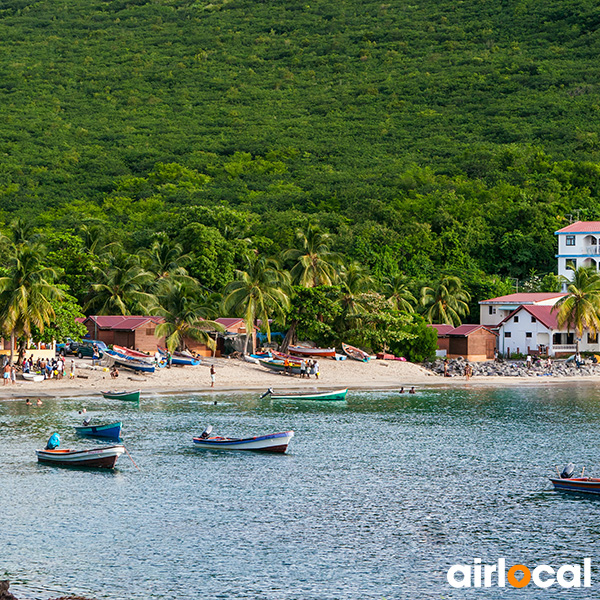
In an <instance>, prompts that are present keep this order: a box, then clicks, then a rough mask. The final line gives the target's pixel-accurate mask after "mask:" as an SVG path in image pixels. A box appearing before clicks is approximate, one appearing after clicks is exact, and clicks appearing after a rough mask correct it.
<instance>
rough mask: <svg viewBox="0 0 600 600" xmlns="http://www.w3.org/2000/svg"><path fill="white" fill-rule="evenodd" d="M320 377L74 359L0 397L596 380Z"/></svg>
mask: <svg viewBox="0 0 600 600" xmlns="http://www.w3.org/2000/svg"><path fill="white" fill-rule="evenodd" d="M211 364H214V365H215V370H216V383H215V387H214V388H212V389H211V387H210V372H209V367H210V365H211ZM320 365H321V376H320V378H319V380H318V381H317V380H316V379H315V378H314V377H311V378H310V379H300V377H299V376H297V375H296V376H294V377H291V376H288V375H283V374H279V373H274V372H271V371H268V370H267V369H265V368H264V367H261V366H260V365H255V364H252V363H247V362H245V361H243V360H239V359H224V358H216V359H206V360H205V361H204V362H203V363H202V364H201V365H199V366H196V367H176V366H173V367H171V368H170V369H166V368H164V369H158V370H157V371H156V372H155V373H153V374H137V373H134V372H130V371H127V370H125V369H122V370H121V372H120V375H119V377H118V378H117V379H112V378H111V377H110V374H109V372H108V371H107V370H105V369H104V368H103V367H98V366H97V367H92V365H91V362H90V361H89V360H86V359H83V360H76V366H77V376H76V378H75V379H73V380H69V379H68V378H65V379H62V380H60V381H59V380H55V379H50V380H46V381H43V382H40V383H33V382H29V381H24V380H23V379H21V378H20V377H19V378H18V379H17V383H16V384H11V385H5V386H2V387H1V388H0V399H10V398H37V397H40V398H44V397H74V396H90V395H94V394H96V393H99V392H100V391H102V390H104V391H106V390H119V391H120V390H135V389H141V390H143V391H147V392H149V393H164V394H176V393H190V392H196V393H206V392H226V391H245V390H251V391H254V390H256V391H258V390H261V391H264V390H266V389H267V388H269V387H273V388H274V389H275V390H302V389H307V390H314V389H338V388H345V387H347V388H350V389H372V390H377V389H382V390H386V389H395V388H400V387H404V388H407V387H410V386H413V385H414V386H417V387H418V386H423V385H445V386H473V385H482V384H483V385H496V386H507V385H524V384H526V385H532V384H537V385H540V384H553V383H565V382H572V383H574V382H600V377H599V376H577V377H552V378H549V377H536V376H533V377H481V376H479V377H473V378H472V379H471V380H470V381H466V380H465V378H464V377H449V378H445V377H442V376H440V375H437V374H435V373H432V372H430V371H428V370H426V369H424V368H422V367H421V366H419V365H416V364H413V363H409V362H400V361H382V360H374V361H370V362H368V363H361V362H357V361H340V362H336V361H333V360H322V361H320Z"/></svg>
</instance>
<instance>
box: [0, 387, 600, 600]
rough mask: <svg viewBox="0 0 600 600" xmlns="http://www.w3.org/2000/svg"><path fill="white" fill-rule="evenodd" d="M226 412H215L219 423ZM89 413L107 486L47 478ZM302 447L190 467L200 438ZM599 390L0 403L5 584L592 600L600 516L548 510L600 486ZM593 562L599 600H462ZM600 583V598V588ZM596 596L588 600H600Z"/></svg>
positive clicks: (282, 597) (576, 503)
mask: <svg viewBox="0 0 600 600" xmlns="http://www.w3.org/2000/svg"><path fill="white" fill-rule="evenodd" d="M215 399H216V400H217V402H218V403H217V405H216V406H215V405H214V404H213V402H214V400H215ZM84 405H85V406H87V408H88V414H91V415H92V416H94V417H96V419H97V420H106V421H112V420H122V421H123V422H124V435H123V439H124V443H125V445H126V446H127V448H128V449H129V451H130V452H131V454H132V456H133V458H134V460H135V461H136V463H137V464H138V466H139V467H140V469H141V470H140V471H138V470H136V468H135V467H134V465H133V464H132V462H131V461H130V460H129V459H128V457H127V456H126V455H124V456H122V457H121V458H120V459H119V462H118V463H117V469H116V470H115V471H114V472H102V471H96V472H93V471H82V470H68V469H60V468H56V467H48V466H41V465H38V464H37V462H36V459H35V453H34V451H35V449H36V448H39V447H42V446H43V444H44V442H45V441H46V439H47V438H48V437H49V435H50V434H51V433H52V432H53V431H59V432H60V433H61V434H62V438H63V446H70V447H86V446H93V445H96V444H97V443H102V442H95V441H89V440H77V439H76V438H75V436H74V435H72V434H71V427H72V426H73V425H75V424H79V422H80V417H79V415H78V414H77V411H78V410H79V409H80V408H81V407H82V406H84ZM208 424H212V425H213V427H214V430H215V433H220V434H225V435H239V436H246V435H254V434H257V433H268V432H274V431H281V430H286V429H294V430H295V432H296V437H295V438H294V439H293V440H292V442H291V444H290V447H289V451H288V454H287V455H264V454H254V453H224V452H222V453H218V452H207V451H201V450H197V449H196V448H194V447H193V445H192V442H191V438H192V435H193V434H198V433H199V432H200V431H201V430H202V428H203V427H204V426H206V425H208ZM599 432H600V394H599V393H598V390H597V389H596V388H595V387H592V386H584V385H581V386H577V385H573V384H571V385H569V386H568V387H567V386H562V387H559V386H548V387H527V388H522V389H517V388H509V389H503V390H496V389H486V388H476V387H475V388H471V389H468V390H459V389H436V388H431V389H423V390H420V391H419V393H418V394H416V395H415V396H408V395H402V396H400V395H399V394H397V393H362V392H361V393H358V392H355V393H350V394H349V396H348V401H347V402H346V403H343V402H342V403H337V402H336V403H325V402H322V403H318V402H304V403H302V404H300V403H298V404H295V403H293V402H281V403H272V402H270V401H269V400H258V394H241V395H211V396H162V397H159V396H154V397H150V398H145V399H144V400H143V401H142V403H141V405H140V406H139V407H138V406H136V405H133V404H130V403H124V402H123V403H121V402H119V401H108V400H103V399H98V398H94V399H91V398H90V399H73V400H54V401H52V400H46V401H45V402H44V405H43V406H42V407H39V408H38V407H27V406H26V405H25V404H24V402H23V401H6V402H2V403H0V433H1V438H0V439H1V440H2V446H3V448H2V461H1V465H0V506H1V508H2V521H1V522H2V536H1V538H2V542H3V543H2V545H1V546H0V579H2V578H8V579H10V580H11V581H12V582H13V584H12V587H11V589H13V591H14V593H15V594H16V595H17V596H18V597H19V598H20V599H21V598H26V599H27V598H28V599H33V598H44V599H46V598H48V597H50V596H58V595H61V594H65V593H67V592H68V593H80V594H85V595H88V596H92V597H96V598H110V599H112V600H118V599H134V600H138V599H140V600H142V599H144V600H148V599H158V598H179V599H191V598H198V597H200V596H203V597H206V598H211V599H213V598H224V599H228V598H244V599H246V598H247V599H265V600H329V599H331V600H341V599H352V600H354V599H371V598H373V599H381V598H387V599H388V600H390V599H415V600H418V599H429V598H431V599H441V598H486V599H488V598H499V597H500V595H502V597H504V596H505V595H506V594H509V595H511V597H512V596H514V597H515V598H516V597H518V598H540V597H542V594H543V597H544V598H559V597H560V598H564V597H567V596H568V597H569V598H578V599H579V598H588V597H589V598H592V597H597V590H598V588H599V583H600V500H596V499H594V498H593V497H592V498H590V497H583V496H578V495H568V494H565V493H557V492H554V491H552V490H551V486H550V484H549V482H548V480H547V477H548V475H550V474H552V472H553V470H554V465H563V464H565V463H566V462H569V461H573V462H575V463H576V464H577V465H578V468H579V469H580V468H581V466H583V465H585V466H586V472H587V473H592V474H596V475H599V476H600V448H599V445H600V444H599V441H598V440H599ZM475 557H479V558H481V559H482V561H483V562H484V563H486V562H487V563H490V564H491V563H495V562H496V561H497V560H498V558H501V557H504V558H506V560H507V563H508V564H509V565H511V564H516V563H523V564H526V565H531V566H535V565H536V564H541V563H547V564H550V565H553V566H560V565H561V564H563V563H573V562H581V561H582V560H583V558H584V557H591V559H592V564H593V568H594V572H593V575H592V579H593V581H594V586H593V589H592V590H584V589H579V590H576V589H573V590H562V589H561V588H558V587H556V586H554V587H552V588H550V589H548V590H545V591H542V590H539V589H538V588H535V587H533V585H530V586H528V587H527V588H524V589H522V590H519V591H516V590H513V589H507V590H504V591H499V590H498V589H497V588H491V589H477V590H470V591H468V593H467V591H465V590H454V589H453V588H451V587H450V586H449V585H448V583H447V581H446V573H447V571H448V568H449V567H450V566H451V565H453V564H455V563H472V559H473V558H475ZM596 582H599V583H596ZM592 592H595V593H594V594H592Z"/></svg>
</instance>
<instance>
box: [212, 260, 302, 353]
mask: <svg viewBox="0 0 600 600" xmlns="http://www.w3.org/2000/svg"><path fill="white" fill-rule="evenodd" d="M247 260H248V265H247V268H246V270H245V271H242V270H238V271H236V274H237V279H236V280H235V281H232V282H231V283H229V284H228V285H227V287H226V288H225V299H224V300H223V306H224V308H225V310H226V311H228V312H229V313H231V314H235V313H237V314H240V313H241V314H243V315H244V322H245V324H246V332H247V334H248V335H247V339H251V340H252V352H253V353H254V352H255V350H256V345H255V339H254V336H253V335H252V332H253V328H254V324H255V322H256V321H257V320H258V319H260V320H261V322H262V325H263V327H264V328H265V331H266V333H267V338H268V340H269V342H270V341H271V327H270V324H269V318H270V317H271V316H281V317H283V316H284V314H285V311H286V310H287V309H288V308H289V306H290V297H289V292H288V289H289V274H288V273H287V272H286V271H282V270H281V269H280V266H279V263H278V262H277V261H276V260H275V259H272V258H264V257H261V256H259V257H258V258H255V259H251V258H248V259H247Z"/></svg>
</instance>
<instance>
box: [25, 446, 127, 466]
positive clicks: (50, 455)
mask: <svg viewBox="0 0 600 600" xmlns="http://www.w3.org/2000/svg"><path fill="white" fill-rule="evenodd" d="M123 452H125V446H122V445H117V446H102V447H100V448H91V449H89V450H69V449H65V450H63V449H61V448H56V449H54V450H36V451H35V453H36V454H37V459H38V462H41V463H45V464H48V465H55V466H57V467H86V468H97V469H112V468H114V466H115V463H116V462H117V459H118V458H119V456H121V454H123Z"/></svg>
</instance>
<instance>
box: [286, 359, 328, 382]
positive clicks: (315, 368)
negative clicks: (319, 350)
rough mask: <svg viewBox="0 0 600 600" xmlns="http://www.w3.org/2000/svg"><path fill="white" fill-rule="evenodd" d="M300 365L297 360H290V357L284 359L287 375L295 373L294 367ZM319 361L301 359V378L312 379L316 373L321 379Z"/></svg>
mask: <svg viewBox="0 0 600 600" xmlns="http://www.w3.org/2000/svg"><path fill="white" fill-rule="evenodd" d="M297 366H298V362H297V361H293V360H290V359H289V358H286V359H284V361H283V370H284V373H285V374H286V375H293V374H294V369H293V368H294V367H297ZM319 373H320V371H319V361H318V360H305V359H302V360H301V361H300V379H305V378H306V379H310V376H311V375H314V376H315V378H316V379H319Z"/></svg>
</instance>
